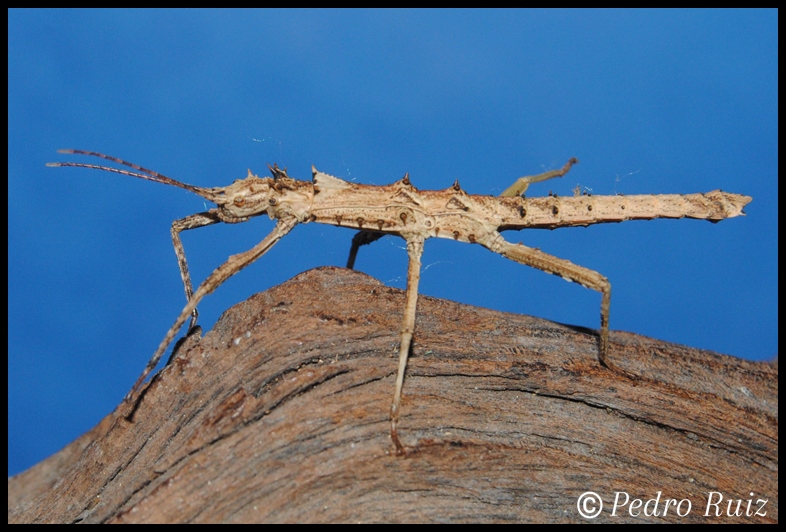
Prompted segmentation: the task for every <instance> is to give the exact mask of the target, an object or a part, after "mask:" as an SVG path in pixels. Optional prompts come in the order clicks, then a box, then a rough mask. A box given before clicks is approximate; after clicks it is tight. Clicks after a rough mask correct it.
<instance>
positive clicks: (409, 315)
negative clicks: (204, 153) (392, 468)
mask: <svg viewBox="0 0 786 532" xmlns="http://www.w3.org/2000/svg"><path fill="white" fill-rule="evenodd" d="M61 153H71V154H82V155H92V156H95V157H100V158H103V159H107V160H110V161H114V162H116V163H119V164H121V165H124V166H127V167H130V168H133V169H134V170H137V171H138V172H141V173H136V172H130V171H127V170H122V169H117V168H111V167H107V166H98V165H91V164H83V163H68V162H62V163H49V166H78V167H83V168H95V169H98V170H105V171H108V172H116V173H119V174H124V175H130V176H134V177H139V178H142V179H147V180H150V181H156V182H158V183H163V184H166V185H173V186H176V187H180V188H183V189H186V190H190V191H191V192H193V193H195V194H197V195H199V196H201V197H203V198H205V199H206V200H209V201H211V202H213V203H215V204H216V208H214V209H210V210H208V211H206V212H202V213H199V214H194V215H191V216H187V217H185V218H183V219H180V220H176V221H175V222H173V223H172V241H173V243H174V247H175V253H176V255H177V261H178V265H179V266H180V274H181V276H182V278H183V285H184V287H185V292H186V299H187V304H186V306H185V307H184V308H183V310H182V312H181V313H180V315H179V316H178V317H177V320H175V323H174V325H172V327H171V328H170V329H169V331H168V332H167V333H166V336H165V337H164V339H163V340H162V341H161V344H160V345H159V346H158V349H157V350H156V352H155V353H154V354H153V357H152V358H151V359H150V362H149V363H148V364H147V366H146V367H145V370H144V371H143V372H142V375H140V376H139V378H138V379H137V381H136V383H135V384H134V386H133V388H132V389H131V391H130V392H129V393H128V395H126V397H125V399H124V403H125V408H126V410H125V415H127V416H128V415H130V414H131V413H132V412H133V410H134V409H135V406H136V403H137V401H138V399H139V397H140V390H141V388H142V385H143V383H144V381H145V378H146V377H147V376H148V374H149V373H150V372H151V371H152V370H153V369H154V368H155V367H156V365H157V364H158V362H159V360H160V359H161V356H162V355H163V354H164V352H165V351H166V349H167V347H168V346H169V344H170V343H171V342H172V340H173V339H174V338H175V336H176V335H177V333H178V331H179V330H180V328H181V327H182V325H183V324H184V323H185V322H186V321H187V320H188V319H189V317H190V318H191V323H190V325H191V327H193V326H194V325H195V324H196V320H197V305H198V304H199V302H200V301H201V300H202V298H204V297H205V296H206V295H207V294H209V293H211V292H212V291H213V290H215V289H216V288H218V286H220V285H221V284H222V283H223V282H224V281H226V280H227V279H228V278H229V277H230V276H232V275H234V274H235V273H237V272H239V271H240V270H242V269H243V268H245V267H246V266H248V265H249V264H251V263H252V262H254V261H255V260H257V259H258V258H259V257H261V256H262V255H264V254H265V253H266V252H267V251H268V250H269V249H270V248H271V247H272V246H273V244H275V243H276V242H278V240H279V239H281V237H283V236H284V235H286V234H287V233H289V231H291V230H292V228H293V227H295V226H296V225H297V224H299V223H309V222H317V223H324V224H330V225H336V226H340V227H348V228H351V229H358V230H360V232H359V233H358V234H357V235H355V237H354V238H353V240H352V247H351V249H350V255H349V261H348V263H347V267H349V268H352V267H353V265H354V261H355V256H356V254H357V251H358V248H359V247H360V246H361V245H364V244H368V243H370V242H373V241H374V240H376V239H378V238H379V237H381V236H383V235H385V234H392V235H397V236H400V237H401V238H403V239H404V240H406V242H407V253H408V255H409V267H408V270H407V295H406V304H405V307H404V318H403V322H402V325H401V333H400V344H399V365H398V375H397V377H396V388H395V392H394V395H393V403H392V405H391V409H390V437H391V439H392V440H393V443H394V445H395V447H396V452H397V453H398V454H402V453H404V452H405V451H404V446H403V445H402V444H401V442H400V441H399V438H398V433H397V431H396V425H397V422H398V418H399V406H400V404H401V390H402V387H403V385H404V374H405V371H406V367H407V357H408V356H409V351H410V346H411V344H412V336H413V333H414V331H415V308H416V305H417V299H418V281H419V279H420V257H421V255H422V253H423V243H424V242H425V240H426V239H427V238H433V237H438V238H448V239H451V240H457V241H460V242H467V243H471V244H480V245H481V246H484V247H486V248H488V249H490V250H491V251H493V252H495V253H499V254H501V255H503V256H505V257H507V258H509V259H512V260H514V261H516V262H519V263H521V264H525V265H527V266H532V267H533V268H537V269H539V270H543V271H544V272H546V273H551V274H556V275H559V276H561V277H563V278H564V279H566V280H568V281H573V282H576V283H579V284H581V285H582V286H585V287H587V288H591V289H592V290H596V291H598V292H600V293H601V306H600V334H599V335H598V360H599V362H600V363H601V364H603V365H608V362H607V354H608V351H609V305H610V301H611V284H610V283H609V281H608V279H606V278H605V277H604V276H603V275H601V274H599V273H598V272H595V271H592V270H589V269H587V268H584V267H582V266H578V265H576V264H573V263H571V262H569V261H567V260H564V259H560V258H557V257H554V256H552V255H549V254H547V253H544V252H542V251H540V250H538V249H534V248H530V247H527V246H524V245H522V244H513V243H510V242H508V241H507V240H505V239H504V238H503V237H502V235H501V234H500V233H501V232H502V231H507V230H514V229H515V230H519V229H526V228H548V229H555V228H558V227H573V226H587V225H590V224H598V223H606V222H622V221H625V220H652V219H655V218H696V219H704V220H709V221H712V222H717V221H720V220H724V219H726V218H732V217H735V216H739V215H742V214H744V213H743V212H742V209H743V207H744V206H745V205H746V204H748V203H749V202H750V201H751V198H750V197H748V196H743V195H740V194H730V193H727V192H721V191H720V190H715V191H712V192H707V193H706V194H686V195H677V194H664V195H649V194H648V195H638V196H591V195H575V196H572V197H557V196H556V195H551V194H550V195H549V196H548V197H539V198H524V197H522V196H523V193H524V191H525V190H526V189H527V187H528V186H529V185H530V184H531V183H534V182H538V181H544V180H547V179H552V178H556V177H562V176H563V175H565V174H566V173H567V172H568V170H570V168H571V166H572V165H573V164H576V163H577V162H578V161H576V159H571V160H570V161H568V163H567V164H566V165H565V166H564V167H562V168H561V169H559V170H553V171H551V172H546V173H544V174H539V175H536V176H527V177H522V178H519V179H518V180H517V181H516V182H515V183H514V184H513V185H512V186H511V187H510V188H508V189H507V190H505V192H503V193H502V195H501V196H500V197H494V196H480V195H473V194H467V193H466V192H464V191H463V190H462V189H461V187H460V186H459V184H458V181H456V182H455V183H454V184H453V185H452V186H450V187H448V188H446V189H445V190H418V189H417V188H415V187H414V186H413V185H412V184H411V183H410V182H409V177H408V175H405V176H404V177H403V178H402V179H401V180H399V181H396V182H395V183H393V184H391V185H385V186H371V185H358V184H354V183H349V182H347V181H344V180H343V179H339V178H337V177H333V176H331V175H328V174H324V173H322V172H318V171H317V170H316V168H313V167H312V180H311V181H298V180H296V179H292V178H290V177H289V176H288V175H287V173H286V170H282V169H280V168H278V167H277V166H273V167H269V168H270V171H271V173H272V177H264V178H262V177H258V176H256V175H253V174H252V173H251V171H250V170H249V171H248V175H247V176H246V178H245V179H238V180H236V181H235V182H234V183H232V184H231V185H229V186H226V187H215V188H203V187H196V186H193V185H188V184H185V183H181V182H179V181H176V180H174V179H171V178H169V177H166V176H164V175H161V174H159V173H157V172H153V171H152V170H148V169H146V168H142V167H141V166H138V165H135V164H132V163H129V162H126V161H123V160H121V159H117V158H115V157H110V156H108V155H104V154H101V153H96V152H90V151H82V150H61ZM262 214H267V215H268V216H270V218H271V219H274V220H277V223H276V226H275V228H274V229H273V231H272V232H271V233H270V234H269V235H267V236H266V237H265V238H264V239H263V240H262V241H261V242H260V243H259V244H257V245H256V246H254V247H253V248H251V249H250V250H248V251H245V252H243V253H239V254H237V255H232V256H231V257H229V259H228V260H227V261H226V262H225V263H224V264H222V265H221V266H219V267H218V268H217V269H216V270H215V271H214V272H213V273H211V274H210V275H209V276H208V277H207V279H205V281H204V282H202V284H201V285H200V286H199V287H198V288H197V290H196V292H194V290H193V287H192V284H191V277H190V275H189V273H188V264H187V262H186V256H185V251H184V250H183V244H182V243H181V241H180V236H179V234H180V232H181V231H185V230H187V229H195V228H197V227H203V226H206V225H211V224H216V223H219V222H225V223H239V222H245V221H248V220H249V219H251V218H253V217H254V216H260V215H262Z"/></svg>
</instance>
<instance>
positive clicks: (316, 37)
mask: <svg viewBox="0 0 786 532" xmlns="http://www.w3.org/2000/svg"><path fill="white" fill-rule="evenodd" d="M8 16H9V19H8V32H9V35H8V48H9V52H8V63H9V66H8V139H9V140H8V240H9V243H8V316H9V318H8V472H9V474H15V473H18V472H20V471H22V470H23V469H25V468H28V467H30V466H32V465H33V464H35V463H36V462H38V461H40V460H42V459H43V458H45V457H46V456H48V455H50V454H52V453H54V452H56V451H57V450H59V449H61V448H62V447H63V446H64V445H66V444H68V443H69V442H70V441H72V440H73V439H74V438H76V437H77V436H79V435H80V434H82V433H83V432H84V431H86V430H88V429H90V428H91V427H92V426H94V425H95V424H96V423H97V422H98V421H99V420H100V419H101V418H102V417H103V416H105V415H106V414H107V413H109V412H110V411H111V410H112V409H113V408H114V406H115V405H117V403H118V402H119V401H120V400H121V398H122V397H123V395H124V394H125V393H126V392H127V391H128V390H129V388H130V387H131V385H132V383H133V382H134V380H135V379H136V377H137V376H138V375H139V373H140V372H141V371H142V368H143V367H144V365H145V363H146V362H147V360H148V358H149V356H150V355H151V354H152V353H153V351H154V349H155V348H156V346H157V345H158V343H159V341H160V340H161V338H162V337H163V335H164V333H165V332H166V330H167V329H168V328H169V326H170V325H171V324H172V322H173V320H174V319H175V317H176V316H177V314H178V313H179V312H180V310H181V308H182V307H183V305H184V303H185V298H184V296H183V291H182V285H181V281H180V276H179V273H178V269H177V264H176V261H175V255H174V253H173V251H172V244H171V240H170V236H169V226H170V223H171V222H172V220H174V219H176V218H181V217H184V216H186V215H189V214H192V213H195V212H200V211H203V210H206V209H207V208H210V207H211V206H212V205H210V204H208V205H205V203H204V201H203V200H202V199H201V198H199V197H197V196H194V195H192V194H189V193H188V192H186V191H183V190H180V189H174V188H170V187H165V186H162V185H159V184H155V183H150V182H146V181H142V180H139V179H134V178H130V177H125V176H120V175H116V174H109V173H103V172H96V171H93V170H85V169H71V168H64V169H55V168H46V167H45V166H44V164H45V163H46V162H48V161H53V160H54V161H57V160H81V161H84V162H93V163H95V162H97V161H96V160H93V161H91V160H89V159H87V158H84V157H82V158H79V157H75V156H64V155H60V154H57V153H55V150H56V149H58V148H79V149H87V150H95V151H101V152H104V153H108V154H111V155H115V156H118V157H121V158H124V159H126V160H130V161H133V162H135V163H138V164H141V165H142V166H146V167H148V168H151V169H154V170H156V171H158V172H161V173H163V174H166V175H169V176H171V177H173V178H175V179H178V180H182V181H185V182H188V183H192V184H195V185H200V186H221V185H226V184H229V183H230V182H231V181H233V180H234V179H238V178H242V177H244V176H245V175H246V169H247V168H249V167H250V168H251V169H253V170H254V171H255V172H257V173H260V174H262V173H263V170H264V169H265V164H266V163H273V162H277V163H278V164H279V165H281V166H286V167H288V168H289V172H290V175H292V176H294V177H298V178H301V179H308V178H309V177H310V168H311V165H312V164H314V165H316V166H317V168H319V169H320V170H322V171H325V172H328V173H331V174H334V175H337V176H340V177H343V178H346V179H350V180H355V181H356V182H358V183H369V184H387V183H390V182H392V181H394V180H396V179H398V178H400V177H401V176H402V175H403V174H404V172H409V173H410V176H411V179H412V182H413V183H414V184H415V185H416V186H417V187H419V188H421V189H430V188H438V189H440V188H445V187H447V186H449V185H450V184H452V183H453V181H454V180H455V179H457V178H458V179H459V180H460V182H461V185H462V187H463V188H464V189H465V190H467V191H468V192H470V193H475V194H492V195H495V194H499V193H500V192H501V191H502V190H503V189H505V188H506V187H507V186H508V185H510V184H511V183H512V181H513V180H514V179H515V178H517V177H519V176H521V175H526V174H533V173H538V172H542V171H545V170H549V169H553V168H557V167H559V166H561V165H563V164H564V163H565V161H566V160H567V159H568V158H569V157H572V156H576V157H578V158H579V159H580V161H581V163H580V164H579V165H578V166H576V167H575V168H574V169H573V170H572V171H571V172H570V174H568V176H567V177H565V178H563V179H561V180H556V181H550V182H548V183H544V184H540V185H534V186H533V187H532V188H531V189H530V191H529V193H528V194H529V195H530V196H535V195H546V194H547V193H548V192H549V190H553V191H554V192H556V193H558V194H559V195H570V194H571V193H572V192H571V191H572V189H573V188H574V187H576V186H577V185H579V186H580V187H582V188H585V189H587V190H589V191H591V192H592V193H593V194H598V195H599V194H614V193H623V194H637V193H691V192H707V191H710V190H713V189H717V188H721V189H723V190H728V191H732V192H738V193H744V194H747V195H750V196H753V197H754V201H753V203H751V204H750V205H749V206H748V207H747V209H746V211H747V213H748V215H747V217H744V218H736V219H733V220H728V221H724V222H721V223H720V224H715V225H713V224H710V223H706V222H701V221H693V220H679V221H654V222H627V223H624V224H611V225H604V226H595V227H590V228H587V229H584V228H576V229H560V230H558V231H553V232H552V231H525V232H521V233H506V236H507V238H508V239H509V240H512V241H514V242H518V241H519V240H523V241H524V243H526V244H528V245H530V246H533V247H538V248H541V249H543V250H544V251H547V252H549V253H552V254H554V255H557V256H559V257H562V258H566V259H569V260H571V261H572V262H575V263H577V264H581V265H583V266H586V267H589V268H592V269H594V270H597V271H599V272H601V273H603V274H604V275H606V276H607V277H608V278H609V279H610V281H611V283H612V286H613V288H614V290H613V297H612V306H611V327H612V329H615V330H625V331H631V332H635V333H638V334H643V335H647V336H651V337H655V338H660V339H664V340H668V341H671V342H678V343H681V344H686V345H689V346H693V347H700V348H705V349H711V350H715V351H719V352H721V353H726V354H730V355H735V356H738V357H742V358H746V359H753V360H764V359H771V358H773V357H774V356H775V355H776V353H777V342H778V332H777V320H778V303H777V288H778V275H777V263H778V259H777V257H778V233H777V222H778V220H777V216H778V208H777V197H778V155H777V146H778V134H777V128H778V121H777V116H778V104H777V94H778V74H777V72H778V56H777V40H778V37H777V36H778V31H777V23H778V21H777V12H776V11H774V10H768V11H747V10H742V11H643V10H640V11H571V10H569V11H449V12H444V11H439V12H437V11H341V12H336V11H168V10H162V11H123V10H110V11H103V10H101V11H81V10H74V11H66V10H63V11H59V10H36V11H26V10H21V11H20V10H11V11H9V14H8ZM271 227H272V222H271V221H270V220H268V219H264V220H263V219H257V220H253V221H252V222H249V223H247V224H241V225H233V226H225V225H220V226H213V227H208V228H203V229H200V230H198V231H190V232H187V233H186V234H185V235H184V237H183V240H184V244H185V247H186V253H187V255H188V259H189V264H190V266H191V272H192V274H193V278H194V280H195V282H196V283H199V282H201V280H203V279H204V278H205V276H206V275H208V274H209V273H210V272H211V271H212V270H213V269H214V268H215V267H216V266H218V265H219V264H220V263H222V262H223V261H224V260H225V259H226V258H227V257H228V256H229V255H230V254H233V253H237V252H239V251H243V250H246V249H248V248H250V247H251V246H253V245H254V244H255V243H256V242H258V241H259V240H261V239H262V238H263V237H264V235H266V234H267V233H268V231H269V230H270V229H271ZM352 234H353V233H352V232H350V231H348V230H346V229H340V228H333V227H329V226H322V225H317V224H310V225H306V226H300V227H297V228H296V229H295V230H294V231H293V232H292V233H291V234H290V235H288V236H287V237H286V238H284V239H283V240H282V242H280V243H279V244H278V245H277V246H276V247H275V248H273V250H272V251H271V252H270V253H269V254H268V255H266V256H265V257H263V258H262V259H261V260H260V261H258V263H257V264H255V265H253V266H251V267H249V268H247V269H246V270H244V271H243V272H242V273H240V274H239V275H237V276H235V277H233V278H232V279H231V280H230V281H228V282H227V283H226V284H225V285H224V286H222V287H221V288H220V289H219V290H218V291H217V292H216V293H214V294H213V295H211V296H209V297H208V298H207V299H206V300H205V301H204V302H203V303H202V304H201V305H200V311H201V324H202V325H203V326H205V327H206V330H207V329H209V328H210V327H212V325H213V324H214V323H215V321H216V319H218V317H219V315H220V314H221V313H222V312H223V311H224V310H226V309H227V308H229V307H230V306H232V305H233V304H235V303H238V302H240V301H243V300H244V299H246V298H247V297H249V296H250V295H251V294H253V293H256V292H260V291H263V290H265V289H267V288H269V287H271V286H273V285H275V284H278V283H281V282H283V281H285V280H287V279H289V278H291V277H293V276H295V275H297V274H298V273H301V272H303V271H305V270H307V269H309V268H314V267H317V266H321V265H338V266H343V265H344V263H345V260H346V255H347V250H348V247H349V242H350V239H351V237H352ZM423 259H424V271H423V275H422V280H421V292H422V293H424V294H427V295H431V296H437V297H443V298H449V299H452V300H456V301H461V302H466V303H470V304H473V305H480V306H484V307H489V308H492V309H498V310H502V311H508V312H516V313H525V314H532V315H536V316H541V317H544V318H548V319H551V320H555V321H559V322H563V323H570V324H577V325H583V326H587V327H592V328H597V327H598V309H599V305H600V296H599V295H598V294H597V293H595V292H592V291H589V290H586V289H583V288H581V287H579V286H577V285H575V284H571V283H566V282H564V281H563V280H562V279H560V278H558V277H554V276H550V275H546V274H544V273H542V272H538V271H534V270H531V269H529V268H526V267H523V266H520V265H518V264H515V263H513V262H511V261H508V260H506V259H504V258H502V257H499V256H495V255H494V254H492V253H490V252H488V251H487V250H485V249H483V248H481V247H480V246H470V245H464V244H458V243H455V242H450V241H445V240H430V241H429V242H428V243H427V244H426V252H425V254H424V257H423ZM357 268H358V269H360V270H362V271H364V272H366V273H369V274H370V275H373V276H375V277H377V278H378V279H380V280H382V281H383V282H385V283H387V284H389V285H392V286H396V287H399V288H403V287H404V286H405V279H406V277H405V273H406V252H405V251H404V249H403V241H401V240H400V239H395V238H392V237H386V238H385V239H383V240H381V241H379V242H377V243H376V244H375V245H373V246H372V247H370V248H364V249H363V250H362V251H361V254H360V257H359V259H358V262H357ZM391 371H393V368H392V367H391Z"/></svg>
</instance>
